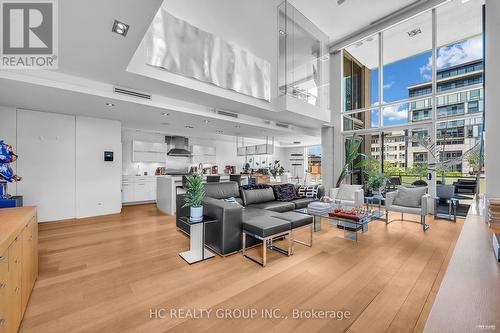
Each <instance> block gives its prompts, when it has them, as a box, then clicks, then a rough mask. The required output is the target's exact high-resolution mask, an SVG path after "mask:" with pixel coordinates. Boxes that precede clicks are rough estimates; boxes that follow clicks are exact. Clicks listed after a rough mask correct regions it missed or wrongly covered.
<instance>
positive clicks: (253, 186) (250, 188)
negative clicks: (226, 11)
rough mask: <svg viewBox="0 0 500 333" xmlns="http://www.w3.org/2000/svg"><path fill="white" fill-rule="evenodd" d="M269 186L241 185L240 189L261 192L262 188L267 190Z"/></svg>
mask: <svg viewBox="0 0 500 333" xmlns="http://www.w3.org/2000/svg"><path fill="white" fill-rule="evenodd" d="M269 187H271V186H269V185H267V184H253V185H242V186H241V188H242V189H243V190H261V189H264V188H269Z"/></svg>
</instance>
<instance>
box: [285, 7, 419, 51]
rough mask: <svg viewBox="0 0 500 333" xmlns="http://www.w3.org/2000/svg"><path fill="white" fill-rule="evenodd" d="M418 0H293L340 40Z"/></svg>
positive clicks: (325, 30) (333, 38)
mask: <svg viewBox="0 0 500 333" xmlns="http://www.w3.org/2000/svg"><path fill="white" fill-rule="evenodd" d="M415 1H416V0H376V1H375V0H345V1H344V2H343V3H342V4H341V5H339V4H338V3H337V0H289V2H290V3H291V4H292V5H293V6H294V7H295V8H297V9H298V10H299V11H300V12H301V13H302V14H304V15H305V16H306V17H307V18H309V20H311V21H312V22H313V23H314V24H316V26H318V28H319V29H321V30H322V31H323V32H324V33H325V34H327V35H328V37H329V38H330V41H332V42H334V41H337V40H340V39H342V38H344V37H346V36H348V35H350V34H352V33H354V32H356V31H358V30H360V29H362V28H365V27H367V26H368V25H370V23H372V22H374V21H376V20H378V19H381V18H382V17H384V16H386V15H388V14H391V13H393V12H395V11H397V10H399V9H401V8H404V7H406V6H408V5H409V4H411V3H413V2H415Z"/></svg>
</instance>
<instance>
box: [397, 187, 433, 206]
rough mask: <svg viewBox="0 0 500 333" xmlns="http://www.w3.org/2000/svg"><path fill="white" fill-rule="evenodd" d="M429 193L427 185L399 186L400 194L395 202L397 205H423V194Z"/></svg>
mask: <svg viewBox="0 0 500 333" xmlns="http://www.w3.org/2000/svg"><path fill="white" fill-rule="evenodd" d="M426 193H427V187H404V186H399V187H398V194H397V195H396V197H395V198H394V202H393V204H394V205H396V206H404V207H413V208H418V207H421V206H422V196H423V195H424V194H426Z"/></svg>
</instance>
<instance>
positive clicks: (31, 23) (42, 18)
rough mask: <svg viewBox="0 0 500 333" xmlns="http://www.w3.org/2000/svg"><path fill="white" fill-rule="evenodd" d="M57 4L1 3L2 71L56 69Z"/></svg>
mask: <svg viewBox="0 0 500 333" xmlns="http://www.w3.org/2000/svg"><path fill="white" fill-rule="evenodd" d="M56 1H57V0H31V1H19V0H17V1H16V0H0V4H1V15H0V17H1V19H2V24H1V29H2V31H1V38H2V39H1V63H0V67H1V68H3V69H7V68H9V69H30V68H32V69H56V68H57V2H56Z"/></svg>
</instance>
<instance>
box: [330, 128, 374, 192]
mask: <svg viewBox="0 0 500 333" xmlns="http://www.w3.org/2000/svg"><path fill="white" fill-rule="evenodd" d="M362 142H363V138H362V137H360V136H353V137H352V138H349V139H347V140H346V141H345V160H344V161H345V163H344V166H343V167H342V172H341V173H340V176H339V178H338V179H337V185H336V186H335V187H340V185H341V184H342V182H343V181H344V179H345V178H346V177H347V176H348V175H350V174H352V172H353V170H363V169H365V168H366V167H367V166H369V165H370V163H372V161H373V157H371V156H370V155H366V154H363V153H360V152H359V148H360V147H361V143H362ZM358 160H359V161H358Z"/></svg>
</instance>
